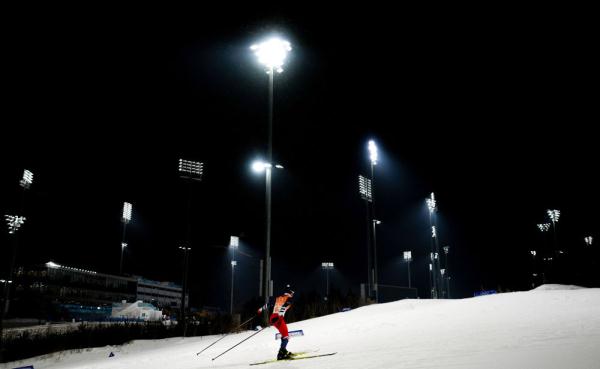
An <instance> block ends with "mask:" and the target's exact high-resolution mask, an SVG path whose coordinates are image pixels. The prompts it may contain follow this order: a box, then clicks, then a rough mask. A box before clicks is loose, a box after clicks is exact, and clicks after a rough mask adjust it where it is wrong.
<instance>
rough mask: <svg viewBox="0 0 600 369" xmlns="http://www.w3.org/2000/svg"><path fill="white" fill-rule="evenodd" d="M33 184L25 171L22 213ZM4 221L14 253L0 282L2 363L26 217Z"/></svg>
mask: <svg viewBox="0 0 600 369" xmlns="http://www.w3.org/2000/svg"><path fill="white" fill-rule="evenodd" d="M32 184H33V173H32V172H31V171H30V170H27V169H25V170H23V177H22V178H21V180H20V181H19V185H20V186H21V188H23V197H22V202H21V209H20V212H21V213H24V212H25V193H26V192H27V190H29V188H30V187H31V185H32ZM4 219H5V220H6V223H7V226H8V234H10V235H12V238H13V242H12V252H11V255H10V256H9V257H10V264H9V269H8V276H7V278H6V279H3V280H2V281H0V284H2V285H3V287H4V291H3V292H4V300H3V301H2V308H0V362H2V359H3V357H4V341H3V340H2V335H3V333H4V319H5V317H6V314H8V309H9V307H10V289H11V284H13V276H14V271H15V264H16V261H17V252H18V249H19V234H18V230H19V228H21V226H22V225H23V224H24V223H25V220H26V219H25V217H24V216H22V215H8V214H7V215H5V216H4Z"/></svg>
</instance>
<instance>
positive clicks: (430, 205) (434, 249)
mask: <svg viewBox="0 0 600 369" xmlns="http://www.w3.org/2000/svg"><path fill="white" fill-rule="evenodd" d="M425 203H426V204H427V209H428V210H429V225H430V226H431V255H430V257H431V263H432V264H433V274H432V275H433V278H432V284H433V286H432V290H431V298H432V299H434V298H438V297H439V294H438V286H437V285H438V283H437V279H438V271H437V270H438V269H439V267H438V263H437V261H436V259H437V255H438V247H439V246H438V242H437V230H436V227H435V218H434V216H435V211H436V209H437V203H436V201H435V195H434V194H433V192H432V193H431V196H430V197H428V198H427V199H425Z"/></svg>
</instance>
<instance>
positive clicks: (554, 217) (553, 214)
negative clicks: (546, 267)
mask: <svg viewBox="0 0 600 369" xmlns="http://www.w3.org/2000/svg"><path fill="white" fill-rule="evenodd" d="M546 213H547V214H548V218H549V219H550V221H551V222H552V235H553V236H554V253H555V254H556V253H557V252H558V253H560V254H562V251H560V250H559V246H558V238H557V236H556V223H558V219H559V218H560V210H556V209H548V210H546ZM555 256H556V255H555Z"/></svg>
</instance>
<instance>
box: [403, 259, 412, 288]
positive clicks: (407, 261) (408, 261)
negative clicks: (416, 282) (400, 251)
mask: <svg viewBox="0 0 600 369" xmlns="http://www.w3.org/2000/svg"><path fill="white" fill-rule="evenodd" d="M411 261H412V252H411V251H404V262H405V263H406V265H407V266H408V288H411V287H412V286H411V283H410V262H411Z"/></svg>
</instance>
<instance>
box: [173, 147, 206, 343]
mask: <svg viewBox="0 0 600 369" xmlns="http://www.w3.org/2000/svg"><path fill="white" fill-rule="evenodd" d="M177 170H178V173H179V178H180V179H182V180H184V181H185V182H187V187H188V191H187V214H186V215H187V216H186V222H187V224H186V235H185V245H184V246H179V249H180V250H183V252H184V258H183V263H184V270H183V281H182V286H181V289H182V297H181V317H182V318H183V324H184V325H183V336H184V337H185V335H186V333H187V321H186V320H185V312H186V310H185V308H186V307H185V305H186V304H185V297H186V292H187V290H188V286H187V281H188V262H189V252H190V250H191V249H192V193H193V189H194V183H197V182H201V181H202V179H203V176H204V163H202V162H200V161H195V160H188V159H183V158H179V165H178V169H177Z"/></svg>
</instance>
